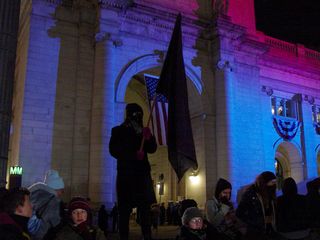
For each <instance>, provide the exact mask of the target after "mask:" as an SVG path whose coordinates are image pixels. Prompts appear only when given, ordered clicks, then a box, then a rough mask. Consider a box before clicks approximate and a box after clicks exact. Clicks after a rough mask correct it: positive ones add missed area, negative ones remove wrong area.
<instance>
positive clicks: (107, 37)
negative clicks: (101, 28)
mask: <svg viewBox="0 0 320 240" xmlns="http://www.w3.org/2000/svg"><path fill="white" fill-rule="evenodd" d="M95 40H96V42H97V43H99V42H104V41H111V42H112V45H113V46H114V47H121V46H122V45H123V41H122V40H121V39H116V38H112V37H111V33H107V32H98V33H97V34H96V35H95Z"/></svg>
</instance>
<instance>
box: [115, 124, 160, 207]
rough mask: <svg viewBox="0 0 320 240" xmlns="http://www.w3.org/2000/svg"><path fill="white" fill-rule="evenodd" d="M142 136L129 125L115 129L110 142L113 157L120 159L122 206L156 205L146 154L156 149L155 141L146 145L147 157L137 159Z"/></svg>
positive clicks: (119, 181) (118, 169)
mask: <svg viewBox="0 0 320 240" xmlns="http://www.w3.org/2000/svg"><path fill="white" fill-rule="evenodd" d="M141 140H142V134H137V133H136V132H135V130H134V129H133V128H132V127H131V126H130V125H129V124H125V123H124V124H122V125H120V126H117V127H114V128H113V129H112V134H111V139H110V143H109V150H110V154H111V155H112V156H113V157H115V158H116V159H117V171H118V174H117V194H118V205H119V208H121V207H122V206H130V207H137V206H146V205H150V204H152V203H155V202H156V198H155V193H154V190H153V183H152V178H151V174H150V170H151V168H150V164H149V161H148V156H147V153H154V152H155V151H156V149H157V143H156V141H155V138H154V137H153V136H151V138H150V139H149V140H145V142H144V147H143V151H144V158H143V159H142V160H139V159H138V158H137V151H138V150H139V149H140V144H141Z"/></svg>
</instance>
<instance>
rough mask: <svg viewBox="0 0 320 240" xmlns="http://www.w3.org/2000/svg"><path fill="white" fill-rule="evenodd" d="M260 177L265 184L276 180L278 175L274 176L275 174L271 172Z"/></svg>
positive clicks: (266, 172)
mask: <svg viewBox="0 0 320 240" xmlns="http://www.w3.org/2000/svg"><path fill="white" fill-rule="evenodd" d="M260 176H261V177H262V179H263V181H264V182H265V183H268V182H269V181H271V180H274V179H276V175H274V173H273V172H270V171H265V172H263V173H261V174H260Z"/></svg>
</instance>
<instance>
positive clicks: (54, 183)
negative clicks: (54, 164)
mask: <svg viewBox="0 0 320 240" xmlns="http://www.w3.org/2000/svg"><path fill="white" fill-rule="evenodd" d="M44 183H45V184H47V185H48V186H49V187H50V188H52V189H54V190H58V189H64V182H63V179H62V178H61V177H60V176H59V173H58V172H57V171H56V170H48V171H47V173H46V176H45V177H44Z"/></svg>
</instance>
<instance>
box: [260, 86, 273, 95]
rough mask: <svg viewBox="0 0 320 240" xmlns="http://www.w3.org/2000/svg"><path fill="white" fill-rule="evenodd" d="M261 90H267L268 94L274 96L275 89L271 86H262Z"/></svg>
mask: <svg viewBox="0 0 320 240" xmlns="http://www.w3.org/2000/svg"><path fill="white" fill-rule="evenodd" d="M261 91H262V92H265V93H266V94H267V95H268V96H272V94H273V89H272V88H271V87H267V86H262V87H261Z"/></svg>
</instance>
